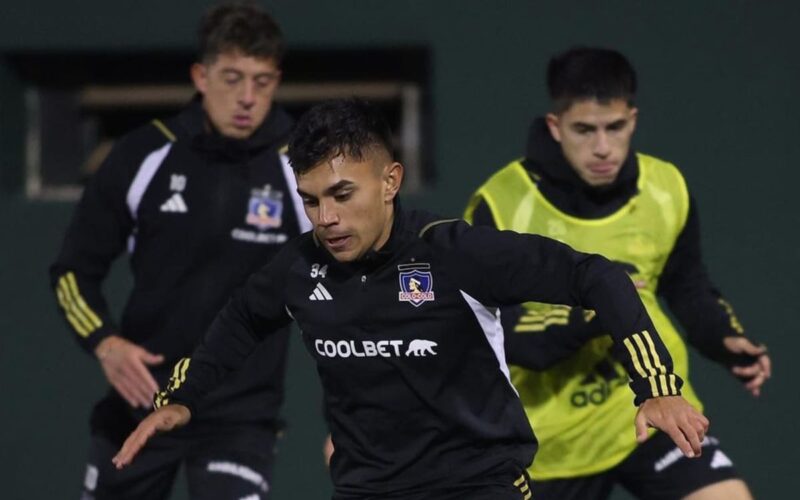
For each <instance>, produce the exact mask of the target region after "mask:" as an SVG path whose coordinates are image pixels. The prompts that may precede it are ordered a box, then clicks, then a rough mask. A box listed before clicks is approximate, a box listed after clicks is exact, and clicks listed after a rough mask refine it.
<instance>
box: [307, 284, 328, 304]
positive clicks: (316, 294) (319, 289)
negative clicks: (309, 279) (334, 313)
mask: <svg viewBox="0 0 800 500" xmlns="http://www.w3.org/2000/svg"><path fill="white" fill-rule="evenodd" d="M308 300H333V297H331V294H330V293H329V292H328V290H327V289H326V288H325V287H324V286H322V283H317V286H316V287H314V291H313V292H312V293H311V295H309V296H308Z"/></svg>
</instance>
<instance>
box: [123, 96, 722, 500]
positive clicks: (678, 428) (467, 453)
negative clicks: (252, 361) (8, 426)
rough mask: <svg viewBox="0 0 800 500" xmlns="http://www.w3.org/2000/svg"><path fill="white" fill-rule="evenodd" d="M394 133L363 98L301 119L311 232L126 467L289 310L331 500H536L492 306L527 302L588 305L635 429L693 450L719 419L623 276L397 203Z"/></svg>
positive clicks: (193, 364)
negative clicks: (652, 429) (616, 367)
mask: <svg viewBox="0 0 800 500" xmlns="http://www.w3.org/2000/svg"><path fill="white" fill-rule="evenodd" d="M390 140H391V139H390V135H389V133H388V127H387V126H386V124H385V122H384V121H383V119H382V118H381V117H380V115H379V114H378V112H377V111H376V110H375V109H374V108H372V107H370V106H369V105H367V104H366V103H364V102H362V101H358V100H348V101H338V102H331V103H326V104H322V105H320V106H316V107H315V108H313V109H312V110H311V111H309V112H308V113H307V114H306V115H304V117H303V118H302V119H301V120H300V122H299V124H298V127H297V129H296V130H295V132H294V133H293V138H292V141H291V142H290V148H289V154H290V157H291V163H292V167H293V168H294V170H295V173H296V175H297V179H298V192H300V194H301V196H302V198H303V203H304V206H305V209H306V213H307V214H308V216H309V219H311V221H312V223H313V224H314V231H313V233H311V234H306V235H304V236H302V237H300V238H298V239H297V240H295V241H293V242H292V243H290V244H289V245H287V246H286V248H284V250H283V251H282V252H281V253H280V255H278V256H277V257H276V258H275V259H274V260H273V262H272V263H271V264H270V265H269V266H267V267H265V268H264V269H262V270H261V271H259V272H258V273H256V274H254V275H253V276H252V277H251V279H250V280H248V283H247V285H246V286H245V287H244V288H243V289H242V290H240V291H239V292H237V294H236V295H235V296H234V298H233V299H232V300H231V302H230V303H229V304H228V305H227V306H226V307H225V308H224V309H223V311H222V312H221V313H220V315H219V316H218V317H217V319H216V320H215V321H214V323H213V324H212V326H211V329H210V330H209V333H208V335H207V336H206V337H205V339H204V342H203V344H201V346H200V347H199V348H198V349H197V350H196V351H195V352H194V354H193V355H192V357H191V359H189V358H187V359H185V360H182V361H180V362H179V363H178V364H177V365H176V368H175V372H174V377H173V378H172V379H171V381H170V386H169V387H168V389H167V390H166V391H164V392H163V393H161V394H160V395H159V397H158V398H157V400H156V406H157V407H158V408H159V409H158V410H157V411H156V412H155V413H153V414H152V415H151V416H149V417H148V418H147V419H145V420H144V421H143V422H142V423H141V424H140V425H139V427H138V428H137V430H136V431H135V432H134V433H133V434H132V435H131V436H130V437H129V438H128V440H126V442H125V444H124V445H123V448H122V449H121V450H120V452H119V454H118V455H117V456H116V457H115V458H114V463H115V464H116V465H117V467H120V468H123V470H124V466H125V465H127V464H129V463H130V462H131V460H132V459H133V457H134V455H135V454H136V453H137V452H138V451H139V450H140V449H141V447H142V446H144V444H145V443H146V442H147V441H148V440H149V439H150V438H152V436H153V435H154V433H155V432H156V431H158V430H161V431H166V430H170V429H172V428H174V427H176V426H180V425H183V424H185V423H187V422H188V421H189V419H190V417H191V418H192V419H194V418H195V417H200V418H202V414H203V410H202V408H201V407H200V406H199V405H200V404H201V402H202V401H203V398H204V395H205V394H206V393H207V392H208V391H210V390H212V389H213V388H214V387H215V386H216V384H217V383H218V382H219V381H220V380H221V379H222V378H223V377H224V376H225V375H226V374H227V373H228V372H230V371H232V370H236V369H238V367H239V366H241V364H242V362H243V361H244V360H245V359H246V357H247V355H248V353H249V352H251V351H252V350H253V349H255V348H256V347H257V346H258V344H259V342H260V341H262V340H264V339H265V338H268V337H269V336H271V334H272V332H273V331H275V329H277V328H281V327H283V326H285V325H286V324H288V323H290V322H291V321H292V320H296V321H297V322H298V325H299V326H300V328H301V330H302V331H303V339H304V341H305V343H306V347H307V348H308V350H309V352H310V353H311V355H312V356H313V357H314V359H315V361H316V362H317V368H318V371H319V374H320V377H321V381H322V385H323V389H324V393H325V405H326V410H327V414H328V416H329V422H330V426H331V435H332V439H333V443H334V444H335V446H336V451H335V452H334V454H333V457H332V461H331V474H332V476H333V482H334V485H335V488H336V493H335V498H407V499H422V498H436V499H446V498H470V499H484V498H485V499H490V498H491V499H498V498H509V499H511V498H515V499H528V498H530V497H531V492H530V490H529V487H528V485H527V480H526V475H525V473H524V469H525V467H527V465H528V464H529V463H530V461H531V460H532V459H533V454H534V452H535V450H536V440H535V438H534V436H533V435H532V434H531V432H530V427H529V426H528V424H527V422H526V420H525V416H524V414H523V410H522V407H521V404H520V402H519V398H518V396H517V393H516V392H515V390H514V389H513V387H512V386H511V383H510V380H509V376H508V368H507V366H506V364H505V356H504V353H503V331H502V328H501V326H500V322H499V317H498V315H497V308H498V306H500V305H508V304H518V303H520V302H521V301H524V300H530V299H532V298H534V297H538V298H539V300H544V301H551V302H558V303H568V304H581V305H584V306H587V307H592V308H594V309H595V310H596V311H597V314H598V317H599V318H600V320H601V321H602V322H603V323H604V324H605V325H607V327H608V329H609V331H612V332H614V338H615V341H616V344H617V346H618V348H619V350H620V355H621V356H625V357H626V359H627V363H626V366H627V369H628V374H629V375H630V377H631V384H630V386H631V388H632V389H633V391H634V393H635V394H636V399H635V402H636V404H640V412H639V414H638V416H637V419H636V425H637V427H638V428H639V429H640V431H641V430H643V428H644V427H645V426H646V425H648V424H649V425H653V426H657V427H659V428H662V429H664V430H665V431H666V432H668V433H669V434H670V435H671V436H672V437H673V439H675V441H676V443H677V444H678V445H679V446H681V449H682V450H683V451H684V452H685V453H686V454H687V455H689V456H693V455H695V454H698V453H699V452H700V442H701V441H702V438H703V436H704V435H705V432H706V429H707V426H708V421H707V420H706V419H705V417H703V416H702V415H701V414H700V413H698V412H697V411H696V410H694V409H693V408H692V407H691V406H690V405H689V404H688V403H687V402H686V401H685V400H684V399H683V398H682V397H680V396H679V391H680V385H681V380H680V378H678V377H677V376H676V375H675V374H674V373H673V372H672V364H671V359H670V356H669V353H668V352H667V351H666V349H665V348H664V346H663V344H662V343H661V341H660V339H659V337H658V334H657V333H656V331H655V330H654V329H653V325H652V323H651V322H650V319H649V317H648V316H647V314H646V312H645V310H644V308H643V306H642V303H641V301H640V300H639V299H638V296H637V295H636V291H635V289H634V287H633V285H632V284H631V282H630V280H629V279H628V278H627V276H626V275H625V274H624V273H623V272H622V271H621V270H619V269H618V268H617V267H616V266H614V265H613V264H611V263H610V262H609V261H607V260H606V259H604V258H603V257H600V256H598V255H590V254H582V253H578V252H575V251H573V250H572V249H570V248H569V247H567V246H566V245H562V244H560V243H557V242H555V241H553V240H549V239H547V238H542V237H538V236H531V235H519V234H516V233H512V232H498V231H496V230H493V229H490V228H473V227H470V226H469V225H467V224H466V223H464V222H463V221H460V220H457V219H451V220H442V219H439V218H437V217H436V216H433V215H431V214H426V213H422V212H415V211H410V212H406V211H404V210H402V209H401V208H400V206H399V204H398V203H397V201H396V196H397V192H398V190H399V188H400V185H401V183H402V178H403V167H402V165H400V164H399V163H397V162H395V161H394V160H393V158H392V156H391V152H390V151H391V146H390ZM644 342H646V343H647V344H648V345H649V348H645V347H644ZM637 345H638V346H639V347H637ZM623 346H624V347H623ZM624 353H628V354H627V355H626V354H624ZM642 363H644V364H645V365H646V367H647V369H646V371H645V370H643V369H642V365H641V364H642ZM190 427H191V426H190Z"/></svg>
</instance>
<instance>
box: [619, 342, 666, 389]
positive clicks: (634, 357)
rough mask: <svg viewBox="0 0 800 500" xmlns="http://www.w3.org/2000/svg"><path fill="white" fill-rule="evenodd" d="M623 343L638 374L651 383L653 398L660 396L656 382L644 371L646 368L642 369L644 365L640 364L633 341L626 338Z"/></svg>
mask: <svg viewBox="0 0 800 500" xmlns="http://www.w3.org/2000/svg"><path fill="white" fill-rule="evenodd" d="M622 343H623V344H624V345H625V347H626V348H627V349H628V354H630V356H631V361H632V362H633V367H634V368H635V369H636V373H638V374H639V376H641V377H642V378H646V379H648V380H649V381H650V391H651V392H652V393H653V396H658V387H657V386H656V381H655V379H654V378H652V377H648V376H647V373H646V372H645V371H644V368H642V364H641V363H640V362H639V356H638V355H637V353H636V348H635V347H634V346H633V342H631V339H630V338H626V339H625V340H624V341H623V342H622Z"/></svg>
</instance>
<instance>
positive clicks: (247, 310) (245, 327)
mask: <svg viewBox="0 0 800 500" xmlns="http://www.w3.org/2000/svg"><path fill="white" fill-rule="evenodd" d="M295 246H296V245H295V244H291V243H290V244H289V245H286V246H285V247H284V248H283V250H281V252H280V253H279V254H278V255H277V256H276V257H275V258H274V259H273V260H272V262H271V263H270V264H269V265H268V266H267V267H265V268H263V269H262V270H260V271H259V272H257V273H255V274H254V275H252V276H251V277H250V278H249V279H248V281H247V283H246V284H245V286H244V287H243V288H241V289H239V290H237V291H236V293H235V294H234V296H233V298H232V299H231V300H230V301H229V302H228V304H227V305H226V306H225V308H223V309H222V311H221V312H220V313H219V314H218V315H217V317H216V319H214V322H213V323H212V324H211V327H210V328H209V330H208V332H206V335H205V337H204V339H203V341H202V343H201V344H200V345H199V346H198V347H197V349H195V351H194V353H193V354H192V357H191V358H183V359H181V360H180V361H178V363H177V364H176V365H175V368H174V369H173V372H172V377H171V378H170V381H169V385H168V387H167V388H166V389H165V390H164V391H161V392H159V393H157V394H156V397H155V406H156V411H155V412H154V413H152V414H151V415H149V416H148V417H147V418H146V419H144V420H143V421H142V422H141V423H140V424H139V426H138V427H137V428H136V429H135V430H134V431H133V433H132V434H131V435H130V436H129V437H128V439H127V440H126V441H125V444H124V445H123V447H122V449H121V450H120V451H119V453H118V454H117V456H116V457H115V458H114V464H115V465H116V466H117V468H122V467H124V466H126V465H128V464H129V463H131V461H132V460H133V459H134V457H135V456H136V454H137V453H138V452H139V451H140V450H141V449H142V447H144V446H145V444H146V443H147V441H148V440H149V439H150V438H151V437H152V436H153V435H154V434H155V433H156V432H166V431H170V430H172V429H174V428H176V427H178V426H181V425H185V424H186V423H188V422H189V418H190V417H191V416H196V413H197V411H196V409H197V405H198V403H199V402H200V401H201V400H202V398H203V397H204V396H205V395H206V394H207V393H209V392H211V391H212V390H213V389H215V388H216V387H217V386H218V385H219V384H220V382H222V380H223V379H224V378H225V377H226V376H227V375H228V374H229V373H231V372H233V371H235V370H238V369H239V368H240V367H241V366H242V365H243V364H244V362H245V360H246V359H247V357H248V356H249V355H250V354H251V353H252V352H253V350H255V348H256V347H257V345H258V343H259V342H261V341H262V340H263V339H264V338H265V337H266V336H267V335H270V334H272V333H273V332H275V331H277V330H279V329H280V328H282V327H284V326H286V325H288V324H289V323H290V322H291V321H292V319H291V317H290V316H289V313H288V312H287V310H286V305H285V299H284V293H285V290H286V286H285V284H286V277H287V275H288V272H289V268H290V267H291V262H292V260H293V255H295V253H294V248H295Z"/></svg>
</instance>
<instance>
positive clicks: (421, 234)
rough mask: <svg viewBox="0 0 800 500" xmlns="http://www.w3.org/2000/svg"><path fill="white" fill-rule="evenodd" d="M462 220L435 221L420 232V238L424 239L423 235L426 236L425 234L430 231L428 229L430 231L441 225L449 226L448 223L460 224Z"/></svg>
mask: <svg viewBox="0 0 800 500" xmlns="http://www.w3.org/2000/svg"><path fill="white" fill-rule="evenodd" d="M460 220H461V219H441V220H435V221H433V222H431V223H429V224H426V225H425V227H423V228H422V230H420V232H419V237H420V238H422V236H423V235H424V234H425V233H426V232H427V231H428V229H430V228H432V227H434V226H438V225H439V224H447V223H448V222H458V221H460Z"/></svg>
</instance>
